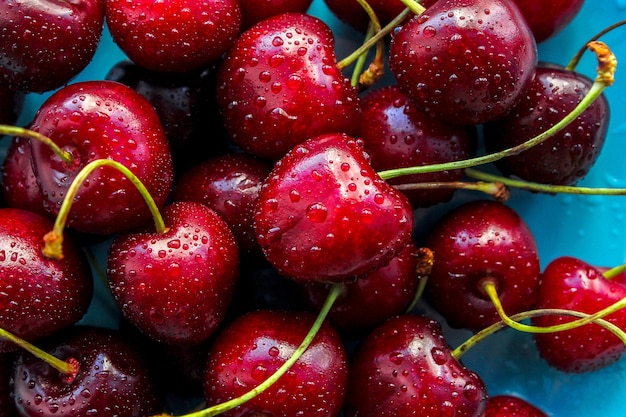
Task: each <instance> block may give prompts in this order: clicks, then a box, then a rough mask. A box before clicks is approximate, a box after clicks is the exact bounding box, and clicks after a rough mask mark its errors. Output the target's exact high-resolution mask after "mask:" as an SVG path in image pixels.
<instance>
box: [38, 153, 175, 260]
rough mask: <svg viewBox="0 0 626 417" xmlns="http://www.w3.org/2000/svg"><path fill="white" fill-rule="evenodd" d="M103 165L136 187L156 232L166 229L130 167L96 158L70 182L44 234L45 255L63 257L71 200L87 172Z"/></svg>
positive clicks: (153, 202)
mask: <svg viewBox="0 0 626 417" xmlns="http://www.w3.org/2000/svg"><path fill="white" fill-rule="evenodd" d="M104 166H108V167H112V168H115V169H117V170H118V171H119V172H121V173H122V174H124V176H126V178H128V180H129V181H130V182H131V183H132V184H133V185H134V186H135V187H136V188H137V190H138V191H139V193H140V194H141V196H142V197H143V198H144V201H145V202H146V204H147V206H148V208H149V209H150V212H151V213H152V217H153V219H154V225H155V227H156V231H157V232H158V233H161V232H165V231H166V230H167V227H166V226H165V222H164V221H163V217H162V216H161V213H160V212H159V208H158V206H157V204H156V203H155V201H154V199H153V198H152V196H151V195H150V192H149V191H148V189H147V188H146V187H145V185H143V183H142V182H141V180H140V179H139V178H137V176H136V175H135V174H134V173H133V172H132V171H131V170H130V169H128V168H127V167H125V166H124V165H122V164H121V163H119V162H117V161H113V160H110V159H96V160H94V161H91V162H90V163H88V164H87V165H85V166H84V167H83V168H82V169H81V170H80V171H79V173H78V174H77V175H76V177H75V178H74V180H73V181H72V183H71V184H70V187H69V188H68V190H67V194H66V196H65V198H64V199H63V203H62V204H61V208H60V209H59V213H58V214H57V217H56V219H55V222H54V226H53V229H52V230H51V231H50V232H48V233H47V234H46V235H45V236H44V242H45V246H44V249H43V253H44V255H45V256H47V257H49V258H53V259H62V258H63V249H62V245H63V229H64V228H65V224H66V223H67V217H68V216H69V213H70V209H71V207H72V202H73V201H74V198H75V197H76V194H77V193H78V189H79V188H80V187H81V186H82V184H83V183H84V182H85V180H86V179H87V177H88V176H89V174H91V173H92V172H93V171H94V170H95V169H96V168H100V167H104Z"/></svg>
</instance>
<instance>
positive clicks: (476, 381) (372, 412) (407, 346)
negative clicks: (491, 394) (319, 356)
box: [345, 315, 487, 417]
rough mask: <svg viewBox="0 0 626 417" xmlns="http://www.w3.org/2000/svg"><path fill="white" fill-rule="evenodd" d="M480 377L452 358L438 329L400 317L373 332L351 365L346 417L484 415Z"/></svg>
mask: <svg viewBox="0 0 626 417" xmlns="http://www.w3.org/2000/svg"><path fill="white" fill-rule="evenodd" d="M486 400H487V392H486V388H485V385H484V383H483V382H482V380H481V379H480V377H479V376H478V375H477V374H476V373H474V372H472V371H471V370H469V369H468V368H466V367H465V366H463V365H462V364H461V363H460V362H459V361H458V360H456V359H455V358H454V357H452V355H451V352H450V348H449V346H448V344H447V343H446V340H445V339H444V336H443V334H442V333H441V327H440V326H439V324H438V323H437V322H436V321H434V320H432V319H429V318H426V317H421V316H416V315H402V316H397V317H394V318H392V319H389V320H388V321H386V322H385V323H383V324H382V325H381V326H379V327H377V328H376V329H374V331H373V332H372V333H370V334H369V335H368V336H367V337H366V338H365V339H364V340H363V341H362V343H361V345H360V346H359V347H358V348H357V351H356V352H355V354H354V356H353V358H352V360H351V362H350V374H349V380H348V394H347V397H346V405H345V411H346V417H357V416H358V417H396V416H409V415H424V416H426V415H428V416H455V417H467V416H474V417H479V416H482V412H483V410H484V408H485V403H486Z"/></svg>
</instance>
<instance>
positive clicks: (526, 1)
mask: <svg viewBox="0 0 626 417" xmlns="http://www.w3.org/2000/svg"><path fill="white" fill-rule="evenodd" d="M514 1H515V4H517V7H519V9H520V10H521V12H522V14H523V15H524V18H525V19H526V22H528V26H529V27H530V30H531V31H532V32H533V35H534V36H535V40H536V41H537V42H543V41H545V40H547V39H549V38H551V37H553V36H555V35H556V34H558V33H559V32H560V31H561V30H563V29H564V28H565V26H567V25H568V24H569V23H570V22H571V21H572V20H573V19H574V18H575V17H576V15H578V12H580V9H581V8H582V6H583V3H584V2H585V1H584V0H552V1H543V0H514Z"/></svg>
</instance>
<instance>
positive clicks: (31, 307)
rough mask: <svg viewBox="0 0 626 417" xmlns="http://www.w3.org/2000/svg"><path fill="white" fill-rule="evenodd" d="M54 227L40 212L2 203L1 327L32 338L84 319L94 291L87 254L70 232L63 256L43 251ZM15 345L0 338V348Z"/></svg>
mask: <svg viewBox="0 0 626 417" xmlns="http://www.w3.org/2000/svg"><path fill="white" fill-rule="evenodd" d="M51 229H52V222H51V221H50V220H48V219H47V218H45V217H42V216H41V215H38V214H35V213H33V212H29V211H26V210H20V209H14V208H2V209H0V287H1V288H2V290H1V291H0V327H1V328H3V329H6V330H8V331H10V332H12V333H14V334H16V335H17V336H19V337H21V338H22V339H26V340H30V341H32V340H35V339H38V338H40V337H43V336H47V335H50V334H52V333H54V332H56V331H58V330H60V329H63V328H65V327H68V326H70V325H72V324H74V323H75V322H77V321H78V320H80V319H81V318H82V317H83V315H84V314H85V313H86V311H87V308H88V306H89V303H90V302H91V296H92V292H93V282H92V276H91V269H90V268H89V265H88V263H87V259H86V257H85V255H84V253H83V252H82V250H81V249H80V247H79V246H78V245H77V244H76V243H75V242H74V241H73V240H72V239H71V237H70V236H66V237H65V257H64V258H63V259H62V260H54V259H48V258H46V257H45V256H44V255H43V253H42V250H43V246H44V243H43V237H44V235H45V234H46V233H48V232H49V231H50V230H51ZM14 349H15V346H14V345H13V344H12V343H9V342H7V341H3V340H0V352H6V351H9V350H14Z"/></svg>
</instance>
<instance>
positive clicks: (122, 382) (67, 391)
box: [11, 326, 162, 417]
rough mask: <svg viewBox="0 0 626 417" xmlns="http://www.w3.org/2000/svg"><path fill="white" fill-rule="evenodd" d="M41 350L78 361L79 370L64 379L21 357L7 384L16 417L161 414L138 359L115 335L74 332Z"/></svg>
mask: <svg viewBox="0 0 626 417" xmlns="http://www.w3.org/2000/svg"><path fill="white" fill-rule="evenodd" d="M42 348H43V350H45V351H46V352H49V353H51V354H52V355H54V356H56V357H58V358H59V359H61V360H65V361H67V360H74V361H77V362H78V366H79V368H78V371H77V372H76V374H71V375H64V374H62V373H60V372H59V371H57V370H55V369H53V368H52V367H51V366H50V365H48V364H46V363H45V362H44V361H42V360H41V359H38V358H35V357H34V356H32V355H30V354H29V353H25V352H20V354H19V355H18V357H17V359H16V361H15V365H14V368H13V377H12V379H11V384H12V391H13V393H12V395H13V398H14V401H15V404H16V407H17V409H18V411H19V414H20V416H23V417H35V416H41V417H53V416H58V415H62V416H67V417H88V416H93V415H97V416H100V417H145V416H148V415H152V414H155V413H157V412H159V411H162V410H161V409H160V402H161V397H160V395H159V393H158V392H157V390H156V388H155V387H154V385H153V383H152V381H151V377H150V375H149V371H148V368H147V366H146V363H145V362H144V359H143V357H142V354H141V353H140V352H139V351H138V350H137V349H136V348H135V347H134V346H133V345H131V344H130V343H129V342H128V341H127V340H124V339H122V338H121V337H120V335H119V334H118V333H117V332H115V331H113V330H107V329H98V328H91V327H81V326H78V327H74V328H72V329H70V330H69V331H67V332H63V333H61V334H58V335H55V337H54V338H52V339H49V340H46V343H45V344H43V345H42Z"/></svg>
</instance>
